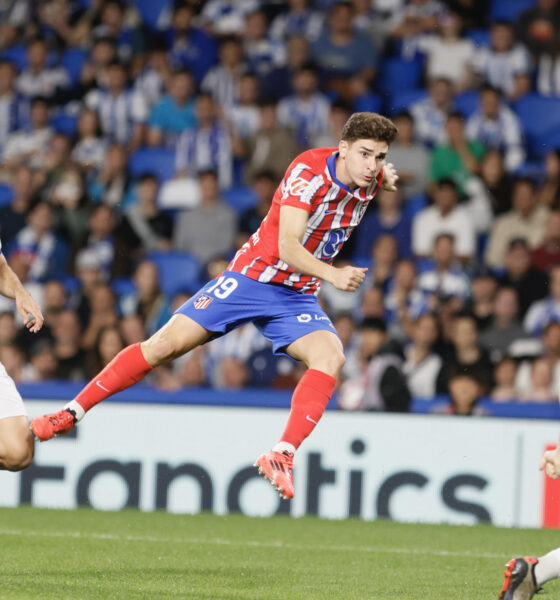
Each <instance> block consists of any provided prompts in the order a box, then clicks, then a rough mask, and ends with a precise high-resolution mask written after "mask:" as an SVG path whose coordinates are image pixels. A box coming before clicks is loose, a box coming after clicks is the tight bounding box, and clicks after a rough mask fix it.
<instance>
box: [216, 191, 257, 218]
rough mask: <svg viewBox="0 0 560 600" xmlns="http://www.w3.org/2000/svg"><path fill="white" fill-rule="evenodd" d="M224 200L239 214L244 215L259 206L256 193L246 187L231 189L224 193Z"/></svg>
mask: <svg viewBox="0 0 560 600" xmlns="http://www.w3.org/2000/svg"><path fill="white" fill-rule="evenodd" d="M223 197H224V200H225V201H226V202H227V203H228V204H229V205H230V206H231V208H233V209H234V210H236V211H237V212H239V213H242V212H244V211H246V210H249V209H250V208H253V207H254V206H255V205H256V204H257V196H256V195H255V192H254V191H253V190H252V189H251V188H250V187H246V186H238V187H232V188H229V190H225V191H224V192H223Z"/></svg>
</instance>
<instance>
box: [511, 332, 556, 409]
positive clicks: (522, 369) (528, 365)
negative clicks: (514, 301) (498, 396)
mask: <svg viewBox="0 0 560 600" xmlns="http://www.w3.org/2000/svg"><path fill="white" fill-rule="evenodd" d="M541 341H542V345H541V348H540V349H539V350H540V352H539V354H538V355H537V356H539V358H540V359H541V360H544V361H546V362H547V363H548V365H549V366H550V368H551V370H552V382H551V384H550V385H549V390H550V391H551V392H552V393H553V394H555V396H556V397H558V389H559V384H560V323H559V322H558V321H551V322H550V323H548V325H547V326H546V327H545V328H544V331H543V333H542V340H541ZM527 354H528V353H527ZM532 364H533V363H532V362H531V360H524V361H522V363H521V364H520V365H519V369H518V371H517V377H516V380H515V384H516V386H517V387H518V389H519V390H520V396H524V397H528V396H529V395H530V390H531V389H532V387H533V385H532V382H531V379H532Z"/></svg>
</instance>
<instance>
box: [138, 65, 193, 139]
mask: <svg viewBox="0 0 560 600" xmlns="http://www.w3.org/2000/svg"><path fill="white" fill-rule="evenodd" d="M195 124H196V118H195V101H194V79H193V77H192V75H191V74H190V73H189V72H188V71H176V72H175V73H174V74H173V75H172V76H171V83H170V86H169V94H168V95H166V96H165V97H163V98H162V99H161V100H160V101H159V102H158V103H157V104H156V105H155V106H154V107H153V108H152V111H151V113H150V119H149V122H148V137H147V141H148V145H150V146H166V147H167V148H174V147H175V145H176V144H177V140H178V138H179V136H180V135H181V133H182V132H183V131H185V130H186V129H192V128H194V126H195Z"/></svg>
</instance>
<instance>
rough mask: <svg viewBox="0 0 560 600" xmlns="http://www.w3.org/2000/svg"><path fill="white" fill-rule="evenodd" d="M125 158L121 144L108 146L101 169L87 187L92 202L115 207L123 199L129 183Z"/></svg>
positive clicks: (124, 151) (125, 154)
mask: <svg viewBox="0 0 560 600" xmlns="http://www.w3.org/2000/svg"><path fill="white" fill-rule="evenodd" d="M126 159H127V153H126V150H125V149H124V147H123V146H121V145H120V144H112V145H111V146H109V148H108V149H107V155H106V159H105V163H104V164H103V167H102V169H101V171H99V173H98V174H97V176H96V178H95V179H94V180H93V181H92V182H91V183H90V185H89V187H88V194H89V196H90V198H91V199H92V200H93V201H94V202H96V203H99V202H103V203H104V204H107V205H108V206H113V207H116V206H118V205H120V204H121V203H122V202H123V201H124V200H125V197H126V192H127V189H128V183H129V177H128V171H127V166H126Z"/></svg>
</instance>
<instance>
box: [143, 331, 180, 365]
mask: <svg viewBox="0 0 560 600" xmlns="http://www.w3.org/2000/svg"><path fill="white" fill-rule="evenodd" d="M142 352H143V354H144V357H145V359H146V360H147V361H148V362H149V363H150V364H151V365H152V366H153V367H157V366H158V365H161V364H163V363H166V362H167V361H169V360H171V359H173V358H174V357H175V355H176V352H177V348H176V347H175V344H174V343H173V341H172V340H170V339H169V337H168V336H165V335H158V334H157V333H156V334H155V335H154V336H152V337H151V338H150V339H149V340H146V341H145V342H143V344H142Z"/></svg>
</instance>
